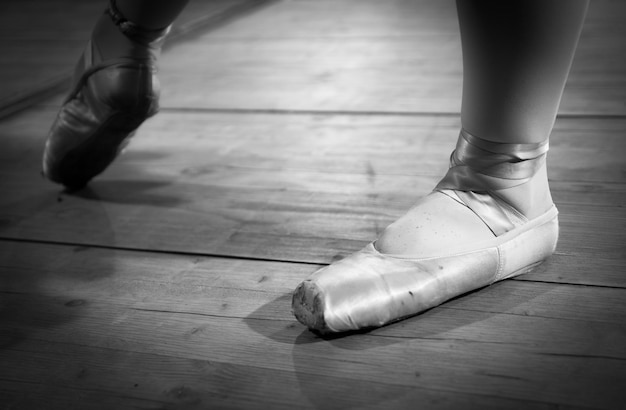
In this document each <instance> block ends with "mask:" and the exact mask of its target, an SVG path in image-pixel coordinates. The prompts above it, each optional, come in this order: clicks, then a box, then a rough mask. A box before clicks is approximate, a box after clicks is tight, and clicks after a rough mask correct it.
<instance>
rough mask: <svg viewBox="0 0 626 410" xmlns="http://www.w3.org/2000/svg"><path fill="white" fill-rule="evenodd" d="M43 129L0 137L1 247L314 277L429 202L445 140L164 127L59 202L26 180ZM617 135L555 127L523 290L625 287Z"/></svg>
mask: <svg viewBox="0 0 626 410" xmlns="http://www.w3.org/2000/svg"><path fill="white" fill-rule="evenodd" d="M51 116H52V112H51V111H50V110H48V109H43V110H41V111H39V114H38V115H37V116H35V113H30V114H28V115H24V116H18V117H14V118H13V119H12V120H11V121H5V122H4V123H3V124H0V130H2V132H3V134H4V135H5V141H4V146H5V149H4V150H3V153H2V154H0V156H1V157H2V160H3V162H2V165H0V176H2V181H1V182H0V189H2V190H3V191H4V192H7V193H8V194H7V195H5V196H4V197H3V198H1V199H0V209H2V210H3V212H2V218H1V219H0V236H1V237H3V238H15V239H28V240H41V241H53V242H61V243H70V244H76V245H81V244H82V245H101V246H114V247H121V248H130V249H144V250H160V251H176V252H190V253H199V254H212V255H224V256H239V257H250V258H261V259H273V260H286V261H302V262H309V263H319V264H323V263H329V262H330V261H332V260H334V259H337V258H340V257H342V256H345V255H347V254H349V253H350V252H353V251H355V250H358V249H359V248H360V247H362V246H364V245H365V244H366V243H367V242H369V241H370V240H373V239H374V238H376V237H377V236H378V235H379V234H380V232H381V231H382V229H384V227H385V226H386V225H388V224H389V223H391V222H392V221H393V220H394V219H396V218H397V217H398V216H400V215H402V214H403V213H404V212H405V210H406V209H408V208H409V207H410V206H411V205H412V203H413V202H414V200H415V198H417V197H418V196H420V195H424V194H426V193H427V192H429V190H430V189H432V187H433V186H434V185H435V184H436V181H437V180H438V179H439V176H440V175H443V173H444V172H445V169H446V161H447V160H446V158H447V155H448V154H447V152H448V151H449V150H450V149H451V147H452V146H453V145H454V140H455V138H456V129H457V127H458V120H457V119H455V118H448V117H429V116H427V117H424V116H419V117H415V118H413V117H410V118H408V117H389V116H386V117H384V118H380V117H375V118H369V117H365V118H362V117H353V116H320V117H318V116H312V115H268V114H258V115H243V116H242V115H239V114H201V113H189V114H180V113H175V114H170V113H167V112H164V113H162V114H161V115H160V116H158V117H157V118H155V119H153V120H151V121H150V123H149V124H146V127H144V128H143V129H142V130H141V132H140V133H139V135H138V136H137V137H136V139H135V140H134V141H133V143H132V144H131V146H130V148H129V150H128V152H127V154H126V155H125V156H123V157H122V158H120V160H119V161H118V163H116V164H115V165H114V166H113V167H111V169H109V170H108V171H107V172H106V173H105V174H104V175H103V176H102V177H101V178H99V179H98V180H96V181H94V182H93V183H92V184H91V188H90V189H88V190H85V191H83V192H80V193H77V194H74V195H68V194H65V193H61V191H60V188H58V187H55V186H54V185H52V184H49V183H47V182H46V181H43V180H42V179H41V178H40V177H39V176H38V175H37V172H38V170H39V167H40V165H39V161H40V155H41V139H40V138H38V136H37V135H36V132H37V130H38V129H41V128H42V127H43V125H42V124H45V123H47V121H50V120H51ZM181 126H182V128H181ZM625 129H626V120H622V119H613V120H607V119H602V120H599V119H598V120H587V119H579V118H576V119H561V120H560V121H559V122H558V123H557V127H556V129H555V132H554V135H553V138H552V150H551V153H550V155H551V157H550V168H549V172H550V178H551V183H552V186H553V189H554V197H555V201H556V203H557V205H558V207H559V209H560V211H561V215H560V220H561V227H562V231H561V239H560V245H559V248H558V250H557V255H556V256H555V257H554V258H553V260H551V261H550V262H549V263H548V264H546V265H544V266H543V267H541V268H540V270H539V272H540V273H537V274H535V275H533V276H531V277H532V278H533V279H536V280H546V281H555V282H565V283H579V284H591V285H601V286H620V287H624V286H625V285H626V282H625V281H626V277H625V276H624V275H622V274H621V272H623V270H624V266H625V265H626V260H625V255H624V252H623V243H624V231H625V229H624V228H626V225H625V224H626V220H625V218H624V216H625V215H624V213H623V208H622V207H623V204H624V202H625V199H626V186H625V185H624V183H623V178H622V174H623V161H622V159H621V154H620V152H622V151H623V149H624V148H625V147H624V145H626V140H624V138H622V133H623V131H624V130H625ZM590 132H593V135H594V138H593V139H591V138H589V133H590ZM173 135H175V137H173ZM380 135H385V139H384V141H381V139H380ZM277 145H280V146H281V150H279V151H277V150H276V149H274V147H276V146H277ZM591 255H593V257H591ZM527 277H528V276H527Z"/></svg>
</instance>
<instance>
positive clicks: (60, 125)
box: [43, 0, 169, 190]
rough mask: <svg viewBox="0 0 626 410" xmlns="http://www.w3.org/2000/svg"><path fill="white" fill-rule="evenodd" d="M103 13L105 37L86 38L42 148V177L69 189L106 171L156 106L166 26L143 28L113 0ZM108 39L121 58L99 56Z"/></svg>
mask: <svg viewBox="0 0 626 410" xmlns="http://www.w3.org/2000/svg"><path fill="white" fill-rule="evenodd" d="M105 14H106V16H103V18H102V19H101V20H100V21H99V22H98V26H97V27H99V29H100V30H103V31H104V32H105V33H106V34H105V35H104V37H105V38H104V39H102V38H99V39H95V36H94V37H92V39H90V40H89V42H88V44H87V47H86V48H85V51H84V53H83V55H82V57H81V58H80V60H79V61H78V64H77V66H76V70H75V73H74V81H73V87H72V90H71V91H70V93H69V95H68V96H67V98H66V99H65V101H64V102H63V106H62V107H61V109H60V111H59V113H58V114H57V117H56V119H55V121H54V123H53V124H52V127H51V129H50V131H49V133H48V137H47V141H46V146H45V149H44V155H43V174H44V176H46V177H47V178H48V179H50V180H51V181H53V182H57V183H60V184H63V185H65V186H66V187H67V188H69V189H72V190H74V189H79V188H82V187H83V186H84V185H86V184H87V183H88V182H89V181H90V180H91V179H92V178H93V177H94V176H96V175H98V174H99V173H101V172H102V171H104V169H106V167H107V166H108V165H109V164H110V163H111V162H112V161H113V160H114V159H115V158H116V157H117V155H118V154H119V153H120V152H121V151H122V149H123V148H124V147H125V145H126V144H127V142H128V139H129V138H130V137H132V135H133V134H134V132H135V130H136V129H137V128H138V127H139V126H140V125H141V123H142V122H143V121H144V120H146V119H147V118H149V117H151V116H152V115H154V114H156V113H157V111H158V108H159V107H158V100H159V82H158V79H157V77H156V71H157V69H156V61H157V58H158V55H159V53H160V49H161V45H162V43H163V40H164V38H165V36H166V35H167V33H168V31H169V27H167V28H164V29H161V30H146V29H143V28H141V27H139V26H137V25H135V24H134V23H132V22H129V21H127V20H126V19H124V17H123V16H122V15H121V14H120V13H119V11H118V10H117V9H116V7H115V1H114V0H111V2H110V6H109V8H108V9H107V10H106V12H105ZM120 32H121V33H122V34H123V35H120ZM107 38H115V39H116V41H117V43H115V44H121V47H122V50H120V57H117V58H110V59H103V57H102V56H101V53H100V51H99V48H98V42H101V41H107Z"/></svg>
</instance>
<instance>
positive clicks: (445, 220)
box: [293, 0, 587, 331]
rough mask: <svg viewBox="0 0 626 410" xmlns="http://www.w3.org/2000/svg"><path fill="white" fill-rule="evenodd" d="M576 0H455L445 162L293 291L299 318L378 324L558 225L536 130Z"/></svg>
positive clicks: (547, 120)
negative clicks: (432, 180) (444, 168)
mask: <svg viewBox="0 0 626 410" xmlns="http://www.w3.org/2000/svg"><path fill="white" fill-rule="evenodd" d="M586 8H587V1H586V0H514V1H497V0H460V1H458V12H459V21H460V25H461V35H462V42H463V54H464V63H465V65H464V84H465V85H464V96H463V113H462V123H463V128H464V129H463V130H462V132H461V136H460V137H459V141H458V143H457V148H456V150H455V151H454V153H453V156H452V158H451V168H450V170H449V171H448V173H447V174H446V176H445V177H444V179H443V180H442V181H441V182H440V183H439V184H438V185H437V187H436V189H435V191H433V192H432V193H431V194H430V195H427V196H426V197H424V198H422V199H420V200H419V201H418V202H417V204H416V205H415V206H414V207H413V208H412V209H411V210H409V212H408V213H407V214H406V215H405V216H403V217H402V218H400V219H399V220H398V221H396V222H394V223H393V224H392V225H390V226H389V227H388V228H387V229H386V230H385V231H384V232H383V234H382V235H381V237H380V238H379V239H378V240H377V241H376V242H375V243H372V244H370V245H368V246H367V247H366V248H364V249H363V250H361V251H359V252H357V253H355V254H353V255H351V256H349V257H347V258H346V259H344V260H341V261H339V262H336V263H334V264H332V265H330V266H328V267H326V268H323V269H321V270H319V271H318V272H316V273H315V274H313V275H312V276H311V277H310V278H309V279H307V280H306V281H304V282H303V283H302V284H300V286H298V288H297V289H296V291H295V292H294V297H293V309H294V314H295V315H296V317H297V318H298V320H300V321H301V322H302V323H304V324H306V325H307V326H308V327H309V328H312V329H317V330H322V331H345V330H350V329H357V328H361V327H370V326H379V325H382V324H385V323H388V322H390V321H393V320H397V319H400V318H402V317H405V316H409V315H412V314H415V313H418V312H420V311H423V310H425V309H428V308H430V307H433V306H436V305H438V304H440V303H442V302H444V301H446V300H448V299H450V298H452V297H455V296H458V295H461V294H463V293H465V292H468V291H471V290H473V289H476V288H479V287H482V286H486V285H488V284H490V283H493V282H495V281H498V280H502V279H506V278H508V277H513V276H516V275H519V274H521V273H524V272H527V271H528V270H530V269H532V267H534V266H536V264H538V263H540V262H541V261H542V260H543V259H545V258H547V257H548V256H549V255H550V254H551V253H552V252H553V251H554V248H555V246H556V241H557V237H558V221H557V211H556V208H555V207H554V206H553V204H552V199H551V197H550V191H549V188H548V181H547V174H546V168H545V156H546V151H547V148H548V146H547V139H548V135H549V134H550V130H551V128H552V125H553V123H554V120H555V116H556V112H557V108H558V104H559V101H560V99H561V95H562V91H563V86H564V84H565V80H566V78H567V74H568V70H569V67H570V64H571V60H572V56H573V53H574V49H575V46H576V43H577V40H578V36H579V32H580V29H581V26H582V21H583V17H584V14H585V10H586Z"/></svg>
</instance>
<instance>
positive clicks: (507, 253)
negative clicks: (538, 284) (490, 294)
mask: <svg viewBox="0 0 626 410" xmlns="http://www.w3.org/2000/svg"><path fill="white" fill-rule="evenodd" d="M542 218H544V219H546V221H545V222H543V223H541V224H538V225H537V226H535V227H533V228H532V229H531V230H527V231H525V232H523V233H521V234H520V235H518V236H517V237H516V238H514V239H512V240H509V241H504V242H503V243H502V244H501V245H500V246H498V254H499V258H500V269H499V270H498V272H497V273H496V275H495V277H494V282H497V281H500V280H504V279H509V278H513V277H515V276H519V275H522V274H524V273H529V272H531V271H533V270H534V269H535V268H536V267H537V266H539V265H541V264H542V263H543V262H544V261H545V260H546V259H548V258H549V257H550V256H551V255H552V254H553V253H554V251H555V250H556V245H557V242H558V239H559V219H558V212H557V210H556V208H553V209H552V210H551V211H549V212H548V213H546V216H544V217H542ZM538 219H539V218H538Z"/></svg>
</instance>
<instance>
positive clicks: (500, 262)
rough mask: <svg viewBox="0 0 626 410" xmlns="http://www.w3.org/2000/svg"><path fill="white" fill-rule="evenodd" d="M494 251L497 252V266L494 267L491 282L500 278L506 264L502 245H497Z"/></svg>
mask: <svg viewBox="0 0 626 410" xmlns="http://www.w3.org/2000/svg"><path fill="white" fill-rule="evenodd" d="M496 251H497V252H498V268H497V269H496V275H495V276H494V278H493V281H492V282H491V283H495V282H497V281H499V280H500V279H501V278H502V272H503V271H504V266H505V264H506V256H505V252H504V250H503V249H502V247H501V246H498V247H497V248H496Z"/></svg>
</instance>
